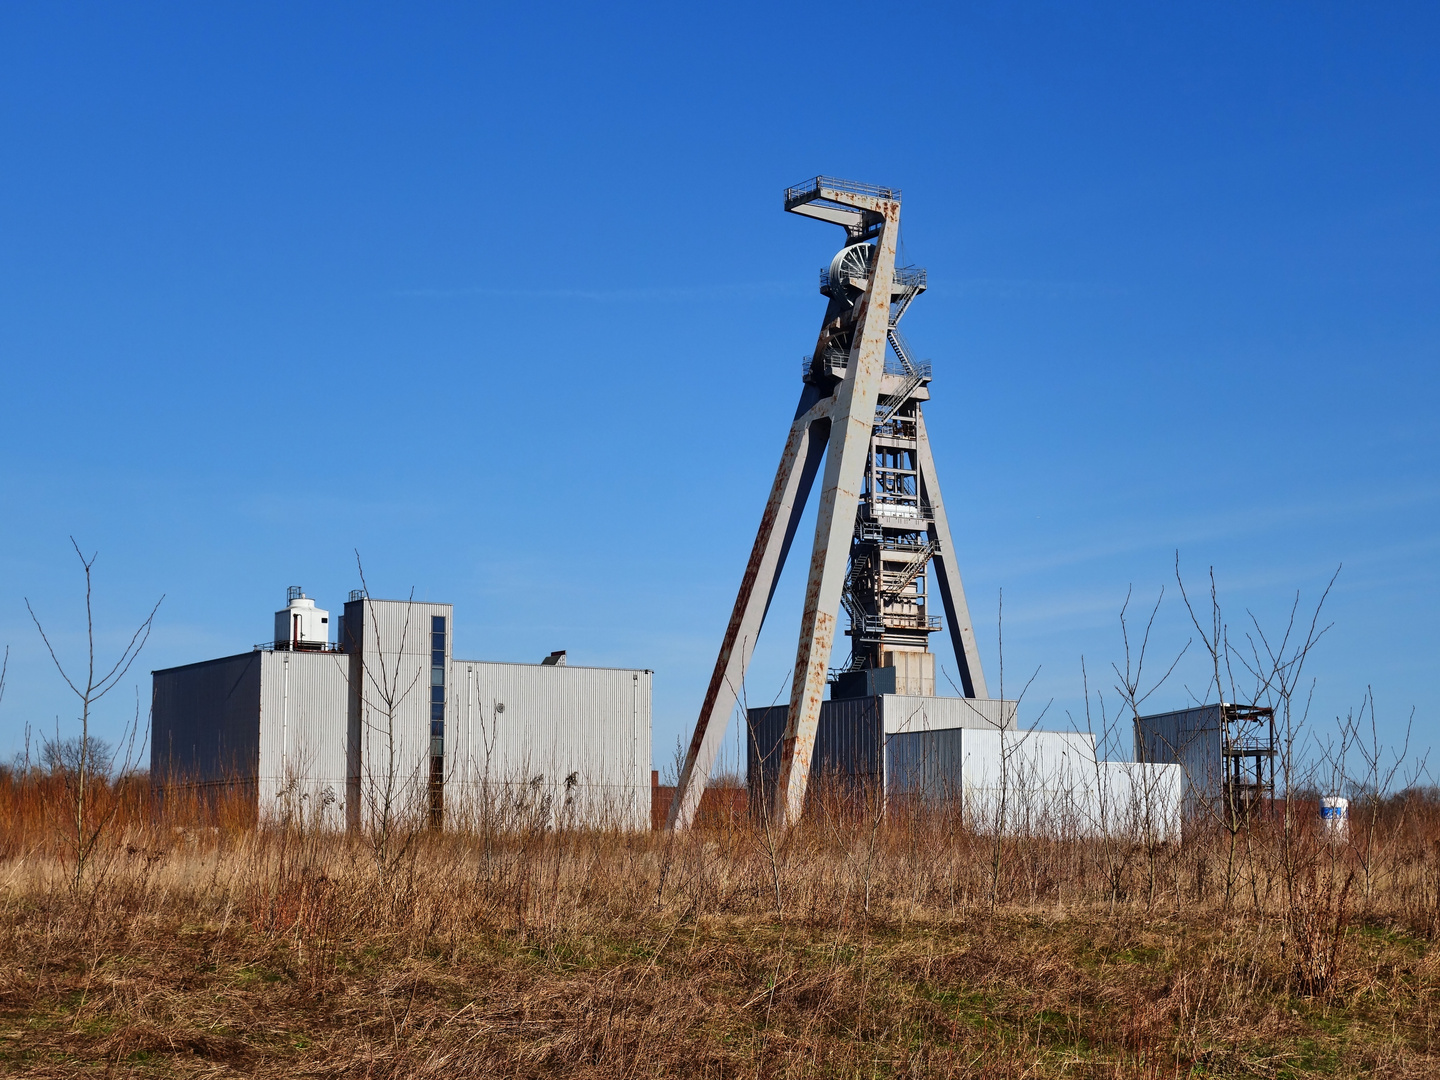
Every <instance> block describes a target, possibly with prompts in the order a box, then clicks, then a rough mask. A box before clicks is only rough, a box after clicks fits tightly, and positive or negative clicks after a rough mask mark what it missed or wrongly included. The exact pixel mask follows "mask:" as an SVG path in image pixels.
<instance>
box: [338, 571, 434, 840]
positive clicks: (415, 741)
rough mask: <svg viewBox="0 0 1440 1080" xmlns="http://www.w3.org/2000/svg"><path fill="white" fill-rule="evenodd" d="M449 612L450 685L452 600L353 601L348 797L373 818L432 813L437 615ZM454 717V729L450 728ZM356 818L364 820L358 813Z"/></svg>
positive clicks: (348, 629)
mask: <svg viewBox="0 0 1440 1080" xmlns="http://www.w3.org/2000/svg"><path fill="white" fill-rule="evenodd" d="M437 615H439V616H444V618H445V620H446V622H445V625H446V635H445V652H446V660H447V664H446V670H447V675H446V679H447V686H448V684H449V683H450V682H451V678H452V677H451V675H450V674H449V670H450V664H449V662H448V661H449V657H450V654H451V650H452V647H453V643H454V638H455V626H454V617H453V611H452V609H451V606H450V605H449V604H428V603H420V602H418V601H415V602H411V601H407V600H356V601H350V602H349V603H347V604H346V605H345V634H346V637H347V638H348V639H349V642H353V643H355V646H356V651H355V652H354V653H353V654H352V657H351V663H350V692H349V707H348V733H349V734H348V738H349V740H350V744H351V745H352V746H356V745H358V748H359V755H358V760H357V759H356V755H355V754H354V753H353V752H352V753H351V754H350V755H349V760H348V772H349V784H348V788H349V795H348V796H347V802H348V803H351V804H354V803H357V802H358V804H359V808H360V809H361V810H362V812H363V814H364V815H365V819H366V820H367V821H371V822H373V821H374V820H375V818H376V816H377V815H378V814H380V813H382V812H383V811H384V809H385V808H386V807H387V806H388V808H389V813H390V814H392V815H395V814H398V815H401V816H411V817H424V816H426V815H427V814H428V807H429V797H428V788H429V777H430V619H431V617H432V616H437ZM448 720H449V717H448V716H447V735H448V733H449V732H448V726H449V725H448ZM350 820H351V822H352V823H356V822H357V821H358V817H357V816H353V815H352V816H351V818H350Z"/></svg>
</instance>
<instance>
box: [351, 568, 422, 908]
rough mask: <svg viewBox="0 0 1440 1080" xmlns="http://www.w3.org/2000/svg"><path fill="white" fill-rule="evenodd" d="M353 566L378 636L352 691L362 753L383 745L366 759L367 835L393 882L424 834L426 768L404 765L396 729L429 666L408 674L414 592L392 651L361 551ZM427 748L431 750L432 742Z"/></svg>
mask: <svg viewBox="0 0 1440 1080" xmlns="http://www.w3.org/2000/svg"><path fill="white" fill-rule="evenodd" d="M355 567H356V569H357V570H358V572H359V574H360V587H361V590H362V592H363V593H364V595H365V597H366V598H367V602H366V603H365V604H364V608H365V610H366V612H368V614H369V617H370V618H369V623H370V626H369V632H370V633H371V634H373V635H374V646H373V647H367V648H366V650H365V651H366V652H367V653H369V654H370V655H371V656H373V657H374V658H375V663H374V664H373V665H372V664H366V663H364V658H363V657H362V661H361V664H360V685H359V687H357V688H354V689H355V690H356V691H357V692H358V694H359V697H360V708H361V724H362V728H363V729H364V734H365V748H364V749H365V751H368V750H369V749H370V746H371V745H372V740H378V741H379V742H380V744H381V747H380V761H379V762H378V764H377V762H376V761H375V755H374V754H373V753H368V752H364V753H363V754H362V756H363V761H364V764H363V766H362V768H363V777H364V789H365V790H364V796H363V797H364V799H365V801H366V802H367V803H368V804H369V805H368V810H369V828H368V830H367V833H366V835H367V836H368V838H369V841H370V849H371V852H372V854H373V856H374V858H375V865H376V867H377V868H378V869H379V871H380V874H381V877H382V878H383V879H385V880H389V879H390V878H391V876H392V874H393V872H394V871H395V869H396V868H397V867H398V866H399V864H400V863H401V861H403V860H404V859H405V857H406V856H407V855H409V854H411V853H413V850H414V847H415V844H416V842H417V840H418V837H419V834H420V814H421V808H420V806H419V802H420V793H419V791H418V790H417V786H418V780H419V777H420V771H421V768H422V766H423V764H424V763H423V761H417V762H416V763H415V764H414V765H409V764H407V763H406V762H405V761H404V760H402V755H401V748H400V746H399V745H397V740H399V739H400V738H401V733H400V731H399V730H398V727H399V725H400V723H401V718H402V713H403V710H404V705H405V702H406V700H407V699H408V698H409V697H410V695H411V694H412V693H413V692H414V690H415V687H416V686H418V685H419V684H420V681H421V679H422V678H423V677H424V675H425V672H426V667H425V666H424V665H423V664H418V663H417V664H414V665H412V666H413V667H414V671H413V672H408V673H407V672H406V670H405V667H406V664H405V645H406V642H407V641H408V639H409V634H410V618H411V613H412V608H413V605H414V600H415V590H414V589H413V588H412V589H411V590H410V596H409V600H408V601H407V603H406V606H405V619H404V622H403V623H402V624H401V627H400V635H399V640H398V641H396V642H395V644H394V646H393V652H392V651H391V650H390V649H389V648H388V647H387V644H386V642H385V640H384V637H383V631H382V629H381V626H380V617H379V614H378V613H377V610H376V608H375V605H373V604H371V603H369V602H368V598H369V596H370V587H369V584H368V583H367V582H366V580H365V567H364V565H363V564H362V563H361V561H360V553H359V552H358V551H357V552H356V553H355ZM352 671H353V669H352ZM352 678H353V675H352ZM427 730H428V729H427ZM425 745H427V746H428V745H429V740H428V738H427V739H426V740H425ZM363 816H364V813H363V811H362V817H363Z"/></svg>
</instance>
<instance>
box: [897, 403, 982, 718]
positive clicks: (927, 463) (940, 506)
mask: <svg viewBox="0 0 1440 1080" xmlns="http://www.w3.org/2000/svg"><path fill="white" fill-rule="evenodd" d="M915 434H916V436H917V442H918V444H919V457H920V462H919V464H920V491H921V495H922V497H924V498H927V499H929V500H930V508H931V510H932V511H934V514H935V520H934V521H933V522H932V523H931V525H930V537H931V539H933V540H934V541H935V542H936V543H938V544H939V545H940V551H939V553H938V554H937V555H936V556H935V560H934V561H935V577H936V579H937V580H938V582H939V585H940V599H941V601H942V602H943V603H944V605H945V625H946V627H947V628H948V629H949V631H950V641H951V644H953V645H954V646H955V666H956V668H957V669H958V670H959V673H960V689H961V690H962V691H963V692H964V694H965V696H966V697H972V698H987V697H989V696H990V695H989V694H988V693H987V692H986V690H985V672H984V671H982V670H981V668H980V648H979V646H978V645H976V644H975V628H974V626H972V625H971V622H970V605H969V604H967V603H966V602H965V586H964V585H963V584H962V583H961V581H960V567H959V562H958V561H957V559H956V555H955V545H954V543H952V542H951V540H950V521H949V519H948V518H947V517H946V516H945V501H944V500H943V499H942V498H941V497H940V480H939V478H938V477H937V476H936V475H935V458H934V456H933V455H932V454H931V453H930V436H929V435H927V434H926V433H925V418H924V417H923V416H922V415H921V414H920V410H919V409H916V410H915Z"/></svg>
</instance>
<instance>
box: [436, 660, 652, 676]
mask: <svg viewBox="0 0 1440 1080" xmlns="http://www.w3.org/2000/svg"><path fill="white" fill-rule="evenodd" d="M450 662H451V663H452V664H483V665H485V666H486V667H523V668H549V669H550V670H552V671H564V670H567V669H571V670H575V671H629V672H632V673H634V674H638V675H654V674H655V669H654V668H648V667H644V668H642V667H602V666H600V665H599V664H541V663H538V662H537V663H533V664H531V663H526V662H525V661H524V660H463V659H461V658H460V657H458V656H452V657H451V658H450Z"/></svg>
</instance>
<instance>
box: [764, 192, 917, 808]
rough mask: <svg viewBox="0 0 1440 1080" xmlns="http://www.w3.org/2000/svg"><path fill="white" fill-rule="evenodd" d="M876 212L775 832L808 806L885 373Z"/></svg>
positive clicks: (889, 233) (883, 243) (888, 239)
mask: <svg viewBox="0 0 1440 1080" xmlns="http://www.w3.org/2000/svg"><path fill="white" fill-rule="evenodd" d="M880 208H881V213H882V214H883V216H884V223H883V225H882V227H881V230H880V235H879V237H878V238H877V240H876V244H875V249H876V250H875V260H874V263H873V265H872V267H871V272H870V284H869V286H868V288H867V290H866V294H865V298H864V301H863V303H864V305H865V308H864V311H863V312H862V313H861V314H860V317H859V320H858V321H859V326H858V328H857V331H858V332H857V333H856V336H855V344H854V345H853V346H852V350H851V355H850V362H849V364H848V365H847V368H846V373H845V379H844V380H843V381H842V382H841V383H840V386H839V387H838V389H837V393H836V400H835V404H834V407H833V411H832V413H831V415H832V416H833V418H834V419H833V421H832V424H831V428H830V446H829V452H828V454H827V456H826V461H825V480H824V484H823V487H822V489H821V494H820V507H819V513H818V518H817V520H816V523H815V548H814V551H813V554H812V555H811V557H810V580H809V583H808V585H807V586H806V589H805V614H804V617H803V619H802V620H801V624H800V647H799V650H798V651H797V653H796V656H795V676H794V679H793V681H792V683H791V686H790V713H789V716H788V718H787V720H786V724H785V738H784V741H783V742H782V744H781V750H780V775H779V779H778V781H777V783H776V788H775V809H774V821H775V823H776V825H777V827H778V828H780V829H784V828H785V827H786V826H787V825H788V824H790V823H792V822H794V821H797V820H798V819H799V817H800V811H801V810H802V809H803V807H804V805H805V789H806V787H807V785H808V784H809V782H810V760H811V757H812V756H813V754H814V751H815V733H816V730H817V728H818V727H819V723H820V702H821V700H822V698H823V697H824V695H825V676H826V673H827V671H828V669H829V666H830V653H831V650H832V649H833V647H834V644H835V627H836V623H837V621H838V617H839V613H840V594H841V591H842V590H843V588H844V585H845V566H846V562H847V561H848V560H849V557H850V539H851V537H852V536H853V535H854V532H855V511H856V508H857V504H858V503H859V499H860V482H861V479H862V478H863V476H864V473H865V462H866V460H867V458H868V457H869V453H870V438H871V435H872V434H873V432H874V425H875V403H876V400H877V399H878V398H879V396H880V376H881V375H882V374H884V371H885V342H886V334H887V332H888V330H889V328H890V292H891V289H892V287H893V282H894V279H895V240H896V234H897V232H898V231H899V225H900V204H899V203H898V202H885V203H882V204H880Z"/></svg>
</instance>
